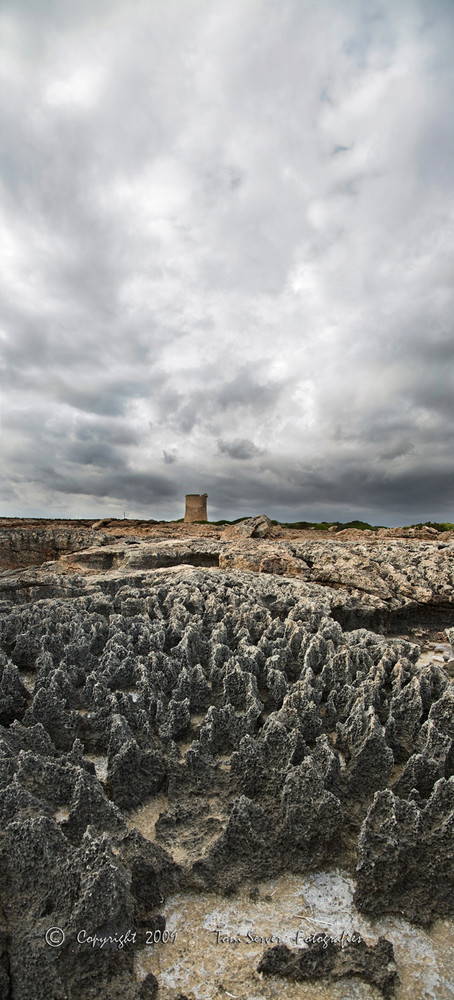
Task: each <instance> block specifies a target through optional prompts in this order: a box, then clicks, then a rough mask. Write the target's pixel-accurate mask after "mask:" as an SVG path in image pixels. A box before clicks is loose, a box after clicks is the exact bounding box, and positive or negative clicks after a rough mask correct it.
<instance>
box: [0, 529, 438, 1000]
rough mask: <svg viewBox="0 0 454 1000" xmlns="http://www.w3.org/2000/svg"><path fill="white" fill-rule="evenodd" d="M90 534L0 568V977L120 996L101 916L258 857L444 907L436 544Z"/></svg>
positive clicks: (116, 930)
mask: <svg viewBox="0 0 454 1000" xmlns="http://www.w3.org/2000/svg"><path fill="white" fill-rule="evenodd" d="M261 524H262V525H263V520H262V522H261ZM259 527H260V526H259ZM265 529H266V525H265ZM99 530H101V529H99ZM99 530H98V531H97V533H96V532H93V533H96V534H97V539H96V541H97V544H96V545H95V546H91V547H89V548H87V547H85V548H78V546H76V549H77V551H73V552H71V553H68V552H67V551H66V552H64V553H63V554H62V555H60V558H59V559H58V560H54V561H53V562H52V563H51V564H49V563H47V564H45V565H41V566H40V567H33V568H25V569H15V568H12V569H9V570H7V571H6V572H4V573H3V574H2V575H1V577H0V602H1V603H0V616H1V624H2V631H1V647H0V724H1V730H0V823H1V829H2V839H1V841H0V856H1V869H0V870H1V875H0V892H1V900H2V909H3V923H2V924H1V923H0V995H1V996H2V997H3V996H4V997H5V1000H30V998H31V997H33V998H34V1000H40V998H41V997H42V998H43V1000H44V998H46V1000H91V998H94V997H98V996H103V997H106V998H108V1000H110V998H112V1000H116V998H117V997H118V998H120V997H121V998H122V1000H144V998H145V997H146V996H153V995H155V993H156V990H157V989H158V986H157V984H156V983H155V982H154V981H153V980H154V976H153V977H152V979H150V978H148V980H146V979H143V981H139V980H138V979H137V977H136V972H135V965H134V947H132V946H131V947H129V946H126V945H122V946H121V947H119V943H118V940H116V936H117V937H118V934H121V933H124V932H126V930H128V929H129V930H130V933H131V935H134V934H136V935H137V934H138V933H139V931H141V932H143V931H145V930H146V932H147V933H152V934H153V933H155V932H156V934H157V935H158V936H159V934H161V935H162V933H163V932H164V930H165V917H164V915H163V909H164V907H165V900H166V899H167V897H168V896H169V895H171V894H174V893H175V892H181V891H183V892H193V893H199V894H200V893H204V892H219V893H222V894H225V895H232V894H234V893H235V892H238V891H239V890H240V889H241V887H243V886H244V885H245V884H251V885H252V886H254V885H259V884H260V883H261V882H262V881H263V880H265V879H269V878H272V877H278V876H279V875H280V874H282V873H284V872H287V873H293V874H294V875H303V874H304V873H308V872H311V871H313V870H319V869H322V868H324V867H333V866H335V865H342V866H343V867H344V868H346V869H347V870H349V871H350V872H351V873H352V875H353V876H354V878H355V881H356V894H355V905H356V907H357V909H358V911H359V912H361V913H363V914H366V915H367V914H369V915H371V916H373V917H376V916H377V915H380V914H384V913H388V914H395V915H399V916H404V917H405V918H406V919H408V920H410V921H413V922H414V923H415V924H417V925H419V926H429V925H430V924H431V922H432V921H433V920H434V919H436V918H451V917H453V916H454V903H453V899H454V893H453V889H454V870H453V864H452V859H453V852H454V688H453V686H452V674H451V672H450V669H449V666H450V659H451V658H452V657H454V654H453V653H452V643H453V642H454V607H453V605H452V595H453V588H452V583H453V580H452V574H453V558H452V557H453V543H452V540H448V541H442V542H440V541H438V540H436V539H435V540H433V539H432V538H431V539H430V540H426V539H409V540H403V539H397V538H389V537H386V538H381V539H378V540H377V539H371V540H367V541H363V540H358V539H357V538H353V539H352V538H349V539H345V538H344V539H342V540H337V539H336V538H332V539H329V540H320V539H318V538H317V539H314V540H304V541H301V542H298V541H295V540H293V539H291V540H288V539H276V538H275V537H265V538H263V537H254V534H250V535H249V536H246V537H245V536H244V535H241V534H239V533H237V534H236V535H235V534H234V533H233V535H232V532H230V533H229V537H227V538H225V540H224V541H223V540H222V534H221V533H220V532H219V535H220V537H219V538H201V537H196V538H190V537H185V538H182V539H161V540H157V541H148V540H146V539H145V540H144V539H141V538H137V539H135V540H134V539H132V544H131V538H129V539H126V541H124V540H120V541H119V540H116V541H113V542H112V541H110V540H109V539H106V540H105V544H102V545H99V544H98V543H99ZM252 530H253V531H256V530H257V525H256V526H255V527H254V528H253V529H252ZM266 531H268V529H266ZM134 542H136V544H134ZM403 624H405V626H406V635H407V636H408V637H406V636H400V637H398V636H396V635H394V634H392V633H393V631H395V629H396V628H397V627H398V626H399V627H402V626H403ZM434 624H435V625H436V626H437V628H435V629H434ZM358 626H359V627H358ZM372 626H373V628H372ZM379 626H380V628H379ZM428 627H430V628H431V629H432V631H435V632H436V637H435V639H434V636H433V635H432V636H431V641H432V643H433V645H432V649H433V653H434V655H433V656H432V658H430V657H429V662H425V663H423V662H422V661H421V660H420V656H421V652H422V647H424V646H425V648H426V653H427V651H428V650H429V652H430V648H429V647H428V646H427V643H424V642H423V641H419V643H418V641H415V640H417V639H418V636H417V634H416V633H417V631H418V628H419V631H420V633H421V637H422V639H423V640H424V638H426V639H427V635H426V636H424V630H425V629H427V628H428ZM437 641H438V645H440V650H441V653H440V650H439V651H438V653H439V655H438V658H436V657H435V653H436V649H435V647H436V645H437ZM147 809H148V810H149V814H148V815H149V817H151V819H150V818H149V820H148V825H147V823H146V821H145V819H144V818H143V817H144V816H145V812H146V810H147ZM144 811H145V812H144ZM139 813H140V815H141V816H142V821H141V829H142V831H144V830H145V831H146V833H147V835H146V836H145V835H144V833H143V832H140V829H138V828H137V827H136V826H135V825H134V817H135V816H138V815H139ZM283 845H285V848H284V849H283ZM49 928H54V929H55V928H57V929H58V928H61V929H62V931H63V933H64V940H63V941H62V943H61V944H60V945H59V946H58V947H56V946H55V945H54V943H53V942H52V941H51V942H50V943H49V942H47V943H46V937H45V935H46V932H48V931H49ZM81 931H85V933H86V935H87V934H92V933H96V934H97V935H98V938H100V939H102V940H104V939H105V945H103V946H102V948H101V947H95V946H93V947H91V948H89V947H84V941H82V942H81V941H80V940H78V934H80V932H81ZM377 948H378V946H377ZM1 949H3V950H1ZM380 949H381V950H380ZM388 952H389V948H388V945H380V948H378V950H377V951H375V952H374V953H373V956H372V959H373V961H372V959H371V961H372V965H373V969H374V973H373V975H374V976H375V979H373V977H372V980H371V981H373V982H376V983H382V984H384V985H383V986H382V987H380V988H383V992H384V995H391V993H392V990H393V982H394V976H392V975H389V976H388V977H387V976H386V975H385V973H384V972H383V969H384V968H385V966H386V965H387V964H389V962H390V957H389V954H388ZM379 953H380V954H379ZM382 953H383V954H382ZM380 956H382V959H383V962H382V965H383V969H382V970H381V971H380V969H378V966H377V964H376V963H377V962H378V965H380V961H379V959H380ZM278 957H279V956H278ZM369 957H370V956H369V952H367V953H364V955H360V953H359V951H358V952H357V953H356V956H355V961H356V963H357V964H358V963H360V964H361V962H363V966H364V968H366V969H368V968H369ZM284 959H285V961H284ZM300 959H301V956H300V955H298V954H297V955H296V957H293V958H292V957H289V956H288V955H284V954H283V953H282V954H280V958H279V961H280V962H281V965H282V963H283V966H285V967H286V968H287V967H288V968H290V966H291V967H292V968H294V969H301V968H302V965H301V962H302V959H301V961H300ZM341 959H342V956H341V958H339V956H338V955H337V952H336V953H334V952H333V953H332V954H331V951H330V953H329V955H328V956H325V959H323V962H325V965H326V962H328V965H330V963H331V965H330V969H329V970H328V972H329V973H330V975H332V974H333V970H334V974H336V969H337V968H338V967H340V966H339V963H340V964H341V965H342V968H343V969H344V972H345V968H346V964H345V962H344V960H343V959H342V961H341ZM281 960H282V961H281ZM267 961H273V962H274V961H275V962H277V958H276V957H275V959H273V960H271V959H268V960H267ZM317 961H318V960H317ZM320 961H321V960H320ZM323 962H322V964H321V965H320V962H318V965H317V975H318V974H319V972H320V969H322V973H323V969H324V968H325V966H324V965H323ZM289 963H290V964H289ZM292 963H293V965H292ZM310 964H311V963H310V962H309V965H310ZM315 964H317V963H315ZM353 964H354V963H353ZM327 968H328V966H326V969H327ZM377 969H378V971H377ZM275 971H276V970H275ZM325 971H326V970H325ZM350 971H353V972H355V969H354V968H353V969H352V970H350ZM347 972H348V969H347ZM357 972H358V970H357V969H356V973H357ZM356 973H355V974H356ZM382 973H383V974H382ZM314 974H315V973H314ZM366 978H367V977H366ZM2 990H3V992H2ZM153 991H154V992H153ZM158 995H159V994H158Z"/></svg>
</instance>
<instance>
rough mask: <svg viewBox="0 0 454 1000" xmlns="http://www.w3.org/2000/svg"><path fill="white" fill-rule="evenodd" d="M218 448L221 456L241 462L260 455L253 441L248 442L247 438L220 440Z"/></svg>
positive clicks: (259, 450)
mask: <svg viewBox="0 0 454 1000" xmlns="http://www.w3.org/2000/svg"><path fill="white" fill-rule="evenodd" d="M218 448H219V451H220V452H221V455H229V457H230V458H238V459H241V460H243V461H244V460H246V459H248V458H253V457H254V455H260V454H261V449H260V448H257V445H255V444H254V442H253V441H248V440H247V438H240V439H238V438H237V439H236V440H235V441H223V440H222V439H221V440H219V441H218Z"/></svg>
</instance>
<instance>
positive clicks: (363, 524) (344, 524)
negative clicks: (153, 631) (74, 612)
mask: <svg viewBox="0 0 454 1000" xmlns="http://www.w3.org/2000/svg"><path fill="white" fill-rule="evenodd" d="M254 516H255V515H254V514H244V515H243V516H242V517H237V518H235V520H234V521H227V520H226V519H225V518H222V520H220V521H192V524H213V525H216V526H217V527H225V525H228V524H239V522H240V521H246V520H247V518H249V517H254ZM182 522H184V517H179V518H178V520H176V521H171V522H170V523H171V524H180V523H182ZM189 523H190V522H189ZM271 524H274V525H280V526H281V527H282V528H296V529H300V530H301V531H304V530H306V531H307V529H308V528H314V529H315V531H328V530H329V528H336V530H337V531H341V530H343V529H344V528H359V530H360V531H378V530H379V528H386V525H385V524H369V523H368V522H367V521H275V520H272V521H271ZM410 528H435V529H436V530H437V531H453V530H454V524H451V522H450V521H424V523H423V522H422V521H420V522H419V523H418V524H406V525H404V526H403V528H402V531H409V530H410Z"/></svg>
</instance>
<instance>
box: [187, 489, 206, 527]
mask: <svg viewBox="0 0 454 1000" xmlns="http://www.w3.org/2000/svg"><path fill="white" fill-rule="evenodd" d="M207 496H208V494H207V493H201V494H199V493H187V494H186V497H185V500H186V509H185V512H184V519H185V521H206V520H207Z"/></svg>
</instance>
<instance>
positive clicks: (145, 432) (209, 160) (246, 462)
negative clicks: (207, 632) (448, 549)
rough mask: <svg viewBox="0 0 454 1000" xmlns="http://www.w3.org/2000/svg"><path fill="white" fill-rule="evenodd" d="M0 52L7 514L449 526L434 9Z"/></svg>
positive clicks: (340, 12)
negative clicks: (200, 504)
mask: <svg viewBox="0 0 454 1000" xmlns="http://www.w3.org/2000/svg"><path fill="white" fill-rule="evenodd" d="M0 32H1V36H2V39H3V50H2V60H1V64H0V79H1V85H2V89H3V92H4V94H5V99H4V100H3V102H2V104H1V107H0V135H1V137H2V138H1V148H0V351H1V356H2V373H3V374H2V381H3V397H2V421H3V427H4V430H5V433H4V437H5V471H6V485H5V493H4V498H5V500H4V502H5V512H10V513H19V512H20V511H21V510H24V511H25V510H31V509H33V511H34V512H42V513H52V511H53V510H57V509H58V511H59V512H60V513H61V512H62V510H64V511H65V512H68V513H73V514H74V515H77V514H78V513H81V512H83V513H84V514H85V513H87V511H90V512H91V511H93V514H94V515H98V514H99V515H101V514H102V513H103V511H104V510H109V511H110V510H111V509H112V510H114V509H115V510H116V509H117V507H118V504H119V503H120V502H121V503H122V504H123V503H126V502H127V503H128V506H129V507H135V510H136V511H137V512H139V513H140V514H146V513H147V512H148V511H149V510H150V505H151V507H152V508H153V515H152V516H159V513H160V512H162V513H163V514H165V516H171V515H172V514H174V515H176V516H180V515H181V503H182V499H183V498H184V493H185V492H190V491H193V492H204V491H205V490H206V491H207V492H208V494H209V506H210V505H211V507H212V510H213V512H217V513H218V516H219V517H221V516H222V515H229V514H232V515H233V516H239V514H241V513H244V507H245V506H246V507H247V508H249V510H250V511H252V512H254V511H255V510H263V509H266V510H267V511H268V513H270V514H271V515H273V513H275V514H276V516H284V515H286V518H285V519H288V520H293V519H294V517H293V515H294V516H295V518H297V517H298V516H299V517H300V518H301V519H305V511H306V514H308V510H309V507H310V510H311V514H313V515H314V516H317V515H320V516H329V512H330V511H331V512H332V514H333V516H337V514H339V516H340V515H345V516H344V517H340V519H349V516H350V517H353V516H355V515H356V514H359V513H360V512H363V513H367V512H369V513H370V515H371V517H372V514H374V518H375V520H377V521H380V522H383V521H386V518H387V516H388V517H389V518H392V517H397V518H400V519H405V520H409V519H410V512H412V516H413V514H414V517H415V519H416V520H419V519H421V518H422V519H426V518H429V517H431V518H434V519H435V515H436V514H437V517H443V518H445V517H448V516H449V515H451V516H450V517H449V519H451V520H452V499H453V498H452V474H453V471H454V460H453V458H452V455H453V453H454V449H453V447H452V445H453V436H454V429H453V412H452V392H453V389H454V386H453V380H452V379H453V376H452V372H453V370H454V366H453V360H454V359H453V352H454V341H453V338H452V328H453V312H454V293H453V288H452V274H453V266H454V260H453V258H454V250H453V241H452V203H453V195H454V166H453V164H454V157H453V155H452V152H453V148H454V145H453V144H454V111H453V108H454V103H453V100H452V95H453V93H454V64H453V61H452V51H453V47H454V8H453V6H452V4H449V3H444V2H442V0H430V2H429V0H401V2H400V3H399V4H394V5H390V4H387V3H386V2H384V0H373V2H371V3H368V4H364V3H363V2H362V0H327V2H326V3H325V4H319V3H317V2H316V0H307V2H306V0H305V2H304V3H295V2H294V0H282V2H279V3H270V2H268V0H258V2H255V0H156V2H153V3H152V4H151V3H150V4H147V3H142V2H140V0H99V2H98V3H96V4H93V3H89V2H88V0H80V2H79V3H77V4H74V3H73V2H70V0H33V2H32V0H14V2H13V0H4V3H2V5H1V9H0ZM97 498H98V499H97ZM156 505H157V506H158V507H159V510H157V509H156ZM246 512H247V510H246ZM386 512H388V514H387V513H386ZM407 513H408V517H407ZM366 519H371V518H366Z"/></svg>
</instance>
